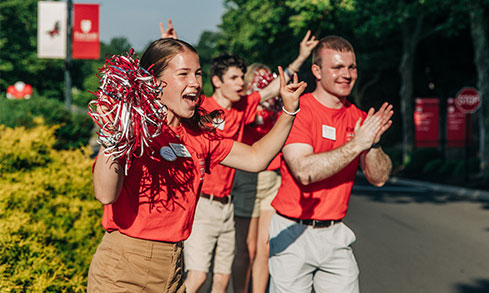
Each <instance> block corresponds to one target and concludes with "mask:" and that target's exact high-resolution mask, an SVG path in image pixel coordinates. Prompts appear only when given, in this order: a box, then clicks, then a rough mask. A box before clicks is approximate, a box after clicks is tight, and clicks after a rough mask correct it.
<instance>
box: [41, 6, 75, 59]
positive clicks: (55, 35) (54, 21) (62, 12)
mask: <svg viewBox="0 0 489 293" xmlns="http://www.w3.org/2000/svg"><path fill="white" fill-rule="evenodd" d="M37 7H38V10H37V57H39V58H52V59H65V58H66V26H67V16H68V15H67V14H68V13H67V6H66V2H57V1H39V2H38V3H37Z"/></svg>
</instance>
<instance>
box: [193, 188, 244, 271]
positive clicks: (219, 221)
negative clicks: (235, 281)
mask: <svg viewBox="0 0 489 293" xmlns="http://www.w3.org/2000/svg"><path fill="white" fill-rule="evenodd" d="M233 210H234V206H233V204H232V203H231V202H229V203H227V204H222V203H220V202H218V201H211V200H209V199H207V198H203V197H201V198H200V199H199V202H198V203H197V210H196V212H195V219H194V226H193V228H192V233H190V237H189V238H188V239H187V240H185V250H184V258H185V270H190V271H199V272H208V271H209V268H210V266H211V262H212V255H213V252H214V271H213V272H214V273H215V274H223V275H226V274H231V267H232V264H233V259H234V250H235V237H236V230H235V228H234V213H233Z"/></svg>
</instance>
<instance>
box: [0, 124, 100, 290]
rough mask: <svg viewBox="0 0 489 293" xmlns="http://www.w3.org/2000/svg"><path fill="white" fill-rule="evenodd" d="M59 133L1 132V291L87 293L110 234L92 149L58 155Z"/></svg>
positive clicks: (5, 129)
mask: <svg viewBox="0 0 489 293" xmlns="http://www.w3.org/2000/svg"><path fill="white" fill-rule="evenodd" d="M56 129H57V127H49V126H44V125H37V126H33V127H32V128H25V127H17V128H15V129H14V128H8V127H6V126H4V125H0V162H2V164H1V165H0V260H1V261H0V288H2V292H32V291H34V292H84V291H86V276H87V272H88V268H89V264H90V261H91V258H92V255H93V253H94V252H95V250H96V247H97V245H98V243H99V241H100V239H101V237H102V235H103V228H102V227H101V225H100V219H101V213H102V206H101V204H100V203H99V202H98V201H96V200H95V199H94V196H93V189H92V179H91V178H92V175H91V165H92V163H93V160H92V159H91V158H90V153H91V152H90V150H89V149H88V148H81V149H76V150H61V151H56V150H53V145H54V144H55V138H54V133H55V131H56Z"/></svg>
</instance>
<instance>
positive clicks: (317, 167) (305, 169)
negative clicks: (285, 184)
mask: <svg viewBox="0 0 489 293" xmlns="http://www.w3.org/2000/svg"><path fill="white" fill-rule="evenodd" d="M361 152H362V150H361V149H360V148H358V147H357V146H356V145H355V144H353V143H351V142H350V143H346V144H344V145H343V146H341V147H339V148H337V149H334V150H331V151H328V152H323V153H318V154H310V155H306V156H303V157H295V158H294V159H293V160H290V161H289V160H287V155H286V152H285V150H284V155H285V159H286V161H287V163H288V164H289V167H290V168H291V170H292V173H293V175H294V177H295V178H296V179H297V180H298V181H299V182H301V184H303V185H308V184H311V183H315V182H319V181H321V180H324V179H326V178H329V177H331V176H333V175H335V174H337V173H338V172H340V171H341V170H343V169H344V168H345V167H346V166H348V164H350V163H351V162H352V161H353V160H354V159H355V158H356V157H357V156H358V155H360V153H361Z"/></svg>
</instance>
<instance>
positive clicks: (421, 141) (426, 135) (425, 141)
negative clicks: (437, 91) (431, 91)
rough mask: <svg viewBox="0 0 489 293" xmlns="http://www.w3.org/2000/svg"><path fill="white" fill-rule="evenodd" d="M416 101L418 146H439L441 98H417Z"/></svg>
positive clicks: (415, 119)
mask: <svg viewBox="0 0 489 293" xmlns="http://www.w3.org/2000/svg"><path fill="white" fill-rule="evenodd" d="M415 103H416V105H415V110H414V126H415V127H416V147H438V146H439V144H440V126H439V124H440V114H439V99H438V98H416V99H415Z"/></svg>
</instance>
